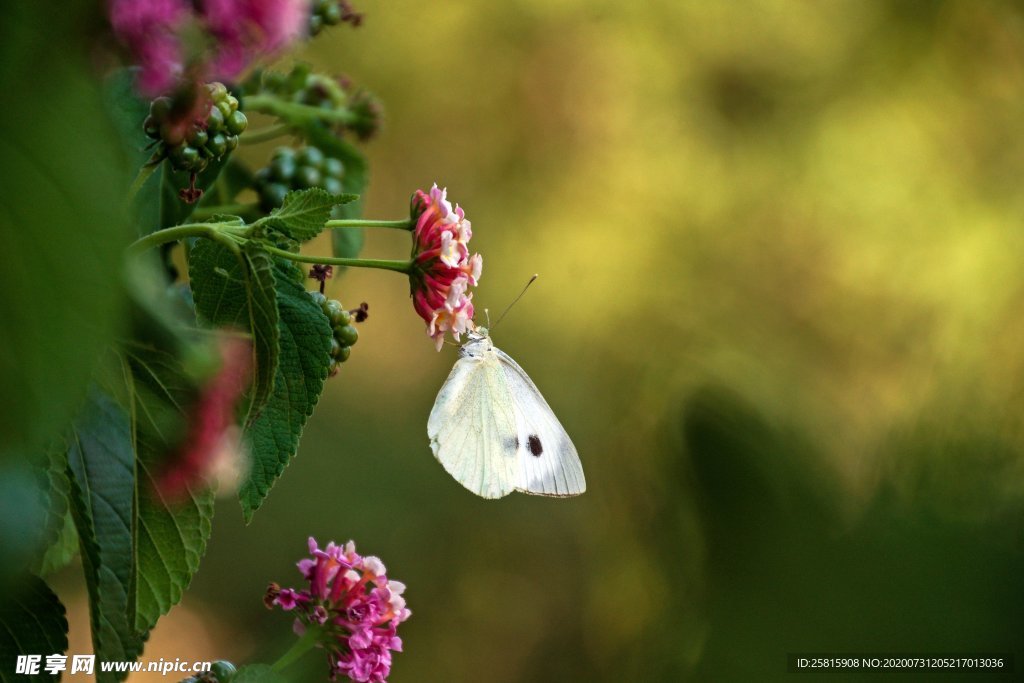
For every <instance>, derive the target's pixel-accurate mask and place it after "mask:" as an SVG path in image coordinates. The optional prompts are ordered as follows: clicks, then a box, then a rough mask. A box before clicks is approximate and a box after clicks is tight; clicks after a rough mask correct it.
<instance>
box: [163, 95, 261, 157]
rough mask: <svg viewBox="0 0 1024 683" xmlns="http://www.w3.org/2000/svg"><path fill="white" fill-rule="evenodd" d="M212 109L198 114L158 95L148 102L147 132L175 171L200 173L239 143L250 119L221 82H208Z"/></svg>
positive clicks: (168, 98)
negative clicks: (240, 109) (182, 110)
mask: <svg viewBox="0 0 1024 683" xmlns="http://www.w3.org/2000/svg"><path fill="white" fill-rule="evenodd" d="M206 94H207V95H208V97H209V100H208V101H209V110H208V111H207V113H206V114H205V115H200V116H195V115H194V112H193V111H190V110H191V109H192V108H191V107H187V108H186V112H185V114H184V115H182V114H181V112H180V109H181V106H180V105H178V104H177V103H175V101H174V100H172V99H171V98H170V97H158V98H156V99H155V100H153V102H152V103H151V104H150V106H149V116H147V117H146V120H145V122H144V123H143V129H144V130H145V131H146V135H147V136H149V137H150V138H152V139H153V140H155V141H156V142H157V144H158V149H157V155H158V156H159V157H161V158H166V159H168V160H169V161H170V162H171V166H172V167H173V168H174V170H176V171H187V172H189V173H201V172H202V171H203V170H205V169H206V167H207V165H209V163H210V161H212V160H215V159H220V158H221V157H223V156H224V155H225V154H227V153H228V152H230V151H232V150H234V149H235V147H237V146H238V136H239V134H240V133H241V132H242V131H244V130H245V128H246V126H247V125H248V123H249V122H248V120H247V119H246V118H245V114H243V113H242V112H241V111H239V109H238V100H237V99H236V98H235V97H234V96H233V95H231V93H229V92H228V89H227V88H226V87H224V84H222V83H208V84H207V85H206Z"/></svg>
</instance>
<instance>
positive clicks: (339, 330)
mask: <svg viewBox="0 0 1024 683" xmlns="http://www.w3.org/2000/svg"><path fill="white" fill-rule="evenodd" d="M334 338H335V339H337V340H338V341H339V342H341V344H342V346H353V345H354V344H355V343H356V342H357V341H359V330H357V329H356V328H355V327H353V326H352V325H342V326H339V327H336V328H334Z"/></svg>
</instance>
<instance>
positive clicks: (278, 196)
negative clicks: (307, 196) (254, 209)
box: [260, 183, 288, 211]
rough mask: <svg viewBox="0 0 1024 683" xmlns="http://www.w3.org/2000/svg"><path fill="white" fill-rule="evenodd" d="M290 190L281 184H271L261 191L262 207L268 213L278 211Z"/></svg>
mask: <svg viewBox="0 0 1024 683" xmlns="http://www.w3.org/2000/svg"><path fill="white" fill-rule="evenodd" d="M287 195H288V188H287V187H286V186H284V185H282V184H281V183H270V184H269V185H265V186H264V187H263V188H262V189H261V190H260V199H261V200H262V202H261V206H263V208H264V209H265V210H267V211H269V210H270V209H276V208H277V207H279V206H281V204H283V203H284V198H285V197H286V196H287Z"/></svg>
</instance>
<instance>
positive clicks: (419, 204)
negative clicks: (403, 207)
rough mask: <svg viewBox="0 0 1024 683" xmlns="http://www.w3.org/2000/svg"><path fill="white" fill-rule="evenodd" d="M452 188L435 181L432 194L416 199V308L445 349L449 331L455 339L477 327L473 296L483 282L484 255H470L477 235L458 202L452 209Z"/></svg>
mask: <svg viewBox="0 0 1024 683" xmlns="http://www.w3.org/2000/svg"><path fill="white" fill-rule="evenodd" d="M447 193H448V190H447V188H445V189H443V190H439V189H438V187H437V184H436V183H435V184H434V186H433V187H431V188H430V192H429V193H427V192H423V191H422V190H417V191H416V194H414V195H413V198H412V207H411V208H412V218H413V219H414V220H415V221H416V225H415V227H414V228H413V251H412V256H413V263H414V267H413V272H412V273H411V274H410V276H409V279H410V285H411V288H412V299H413V307H414V308H415V309H416V312H417V313H418V314H419V315H420V317H421V318H423V320H424V321H426V323H427V334H428V335H429V336H430V337H431V338H432V339H433V340H434V344H435V345H436V346H437V350H438V351H440V350H441V345H442V344H443V343H444V334H445V332H448V331H450V332H451V333H452V336H453V337H454V338H455V341H459V336H460V335H462V334H465V333H466V332H469V331H470V330H472V329H474V328H475V327H476V325H474V323H473V295H472V294H469V293H467V290H468V289H469V288H470V287H475V286H476V285H477V283H478V282H479V281H480V273H481V271H482V270H483V265H484V261H483V257H482V256H480V254H473V255H472V256H470V255H469V240H470V238H471V237H472V236H473V230H472V228H471V225H470V222H469V220H468V219H467V218H466V215H465V212H463V210H462V209H461V208H460V207H459V205H458V204H456V205H455V207H454V208H453V207H452V204H451V202H449V201H448V198H447Z"/></svg>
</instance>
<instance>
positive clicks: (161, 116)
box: [149, 97, 174, 123]
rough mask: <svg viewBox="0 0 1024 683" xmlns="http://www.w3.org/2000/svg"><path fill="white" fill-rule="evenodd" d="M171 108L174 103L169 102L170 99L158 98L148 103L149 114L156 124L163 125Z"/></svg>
mask: <svg viewBox="0 0 1024 683" xmlns="http://www.w3.org/2000/svg"><path fill="white" fill-rule="evenodd" d="M173 108H174V102H172V101H171V98H170V97H158V98H156V99H155V100H153V101H152V102H151V103H150V105H149V113H150V115H151V116H152V117H153V118H154V119H156V120H157V122H158V123H163V121H164V120H165V119H166V118H167V117H168V116H170V114H171V109H173Z"/></svg>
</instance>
